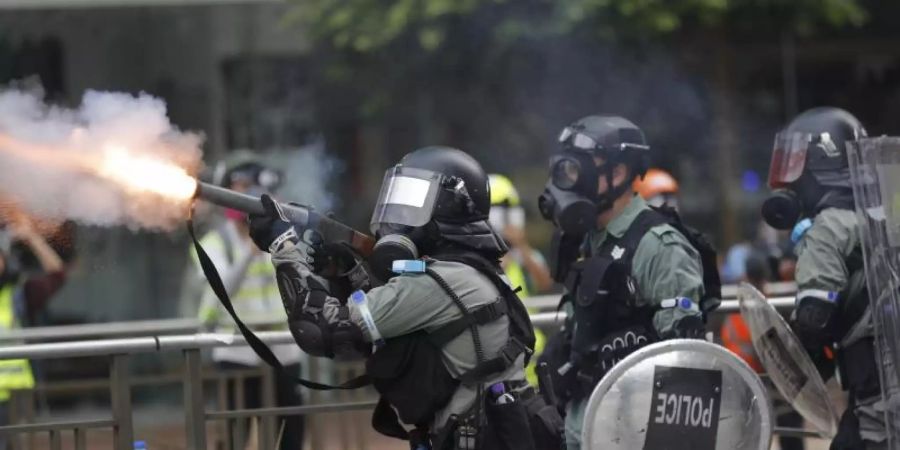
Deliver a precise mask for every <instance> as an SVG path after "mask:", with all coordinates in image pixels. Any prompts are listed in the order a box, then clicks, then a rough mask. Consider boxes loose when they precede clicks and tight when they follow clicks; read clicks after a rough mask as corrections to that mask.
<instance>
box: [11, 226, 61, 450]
mask: <svg viewBox="0 0 900 450" xmlns="http://www.w3.org/2000/svg"><path fill="white" fill-rule="evenodd" d="M4 219H5V220H6V223H5V227H4V229H3V230H2V232H0V233H2V236H0V240H2V241H3V243H2V245H0V333H3V332H9V331H12V330H15V329H17V328H20V327H21V325H22V323H23V321H24V320H25V317H27V315H28V311H29V310H30V309H33V307H34V306H35V305H41V306H43V305H45V304H46V301H47V299H49V297H50V296H51V295H53V294H54V293H55V292H56V291H57V290H58V289H59V288H60V287H61V286H62V284H63V282H64V281H65V273H64V265H63V261H62V259H61V258H60V257H59V255H58V254H57V253H56V251H55V250H54V249H53V248H52V247H51V246H50V245H49V244H48V243H47V241H46V240H45V239H44V237H43V236H41V234H40V233H38V232H37V231H36V229H35V227H34V224H33V222H32V220H31V219H30V218H29V217H27V216H26V215H24V214H22V213H20V212H15V213H13V214H7V215H6V217H5V218H4ZM14 244H21V245H22V246H23V247H24V248H25V249H26V250H27V251H28V252H30V253H31V254H32V255H34V257H35V258H36V259H37V261H38V263H39V265H40V267H39V269H40V272H39V273H33V274H27V273H23V272H21V271H20V265H19V264H18V261H17V260H16V258H14V257H13V252H12V247H13V245H14ZM30 306H31V307H30ZM33 387H34V375H33V374H32V371H31V365H30V363H29V362H28V361H27V360H25V359H11V360H2V361H0V425H4V424H7V423H8V422H9V408H8V406H9V405H8V402H9V399H10V395H11V392H10V391H12V390H18V389H31V388H33ZM5 439H6V437H5V436H0V448H6V441H5Z"/></svg>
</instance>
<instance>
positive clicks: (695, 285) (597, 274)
mask: <svg viewBox="0 0 900 450" xmlns="http://www.w3.org/2000/svg"><path fill="white" fill-rule="evenodd" d="M559 143H560V145H561V151H560V152H559V153H557V154H556V155H554V156H553V157H551V159H550V180H549V181H548V183H547V187H546V189H545V191H544V194H543V195H542V196H541V199H540V207H541V212H542V214H543V215H544V217H545V218H547V219H548V220H552V221H553V223H554V225H555V226H556V227H557V232H556V235H555V237H554V252H553V253H554V255H553V257H552V258H553V261H552V263H553V264H554V265H555V273H554V276H555V277H556V279H557V280H558V281H561V282H564V283H565V287H566V294H565V296H564V298H563V301H564V302H568V303H571V306H572V308H573V311H574V323H570V324H568V325H567V328H568V333H569V339H570V341H569V344H570V345H571V347H570V350H569V351H568V353H567V354H568V361H567V362H565V364H563V365H562V367H560V368H559V369H558V372H559V374H561V375H562V377H561V379H560V383H558V384H561V385H562V388H563V389H562V390H563V391H564V392H562V395H564V396H565V397H566V398H565V400H567V402H568V403H567V406H566V443H567V446H568V448H569V449H579V448H581V434H582V426H583V420H584V409H585V404H586V402H587V399H588V397H589V396H590V395H591V392H592V390H593V388H594V387H595V385H596V384H597V383H598V382H599V381H600V379H601V378H602V377H603V375H604V374H606V372H608V371H609V370H610V369H611V368H612V367H613V365H615V364H616V363H617V362H619V361H620V360H622V359H623V358H625V357H626V356H627V355H629V354H631V353H633V352H634V351H636V350H638V349H639V348H641V347H643V346H646V345H647V344H650V343H653V342H656V341H659V340H663V339H671V338H699V337H702V336H703V334H704V331H705V329H704V315H703V313H702V311H701V306H707V305H706V304H705V303H706V300H707V295H706V292H705V291H707V290H708V291H714V290H715V289H707V290H705V289H704V264H703V262H702V261H701V259H703V260H707V259H708V256H709V253H712V250H711V248H709V247H708V246H706V247H704V250H705V251H706V250H708V252H705V253H703V254H701V252H700V251H699V250H698V248H697V247H698V245H697V244H696V243H695V242H694V240H693V238H697V237H698V236H696V235H694V234H693V233H692V232H689V231H687V229H686V228H684V227H682V226H681V223H680V220H679V219H678V218H677V215H676V214H675V213H674V211H672V210H669V209H651V208H650V207H649V206H648V205H647V203H646V202H645V201H644V200H643V199H642V198H641V197H640V196H638V195H635V192H634V189H633V187H632V182H633V181H634V180H635V179H636V178H639V177H642V176H643V175H644V173H645V172H646V171H647V167H648V153H649V147H648V145H647V143H646V141H645V139H644V134H643V132H642V131H641V130H640V129H639V128H638V127H637V126H635V125H634V124H633V123H631V122H630V121H628V120H626V119H624V118H622V117H612V116H588V117H585V118H583V119H581V120H578V121H577V122H575V123H573V124H571V125H570V126H568V127H566V128H565V129H564V130H563V131H562V133H561V135H560V136H559ZM688 235H689V236H690V237H691V238H692V239H689V237H687V236H688ZM712 255H713V256H712V258H713V261H714V253H712ZM701 256H703V258H701ZM576 260H577V261H576ZM713 264H714V263H713ZM714 267H715V266H714V265H713V268H714ZM713 270H714V269H713ZM716 283H718V280H717V279H716ZM710 294H712V292H710Z"/></svg>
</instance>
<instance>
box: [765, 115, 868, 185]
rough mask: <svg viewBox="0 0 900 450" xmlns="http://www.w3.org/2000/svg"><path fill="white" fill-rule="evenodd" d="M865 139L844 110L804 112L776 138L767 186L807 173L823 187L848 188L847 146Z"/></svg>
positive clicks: (861, 127) (856, 124)
mask: <svg viewBox="0 0 900 450" xmlns="http://www.w3.org/2000/svg"><path fill="white" fill-rule="evenodd" d="M865 136H866V129H865V128H864V127H863V125H862V123H860V122H859V120H858V119H857V118H856V117H854V116H853V114H850V113H849V112H847V111H844V110H843V109H840V108H834V107H830V106H824V107H819V108H813V109H810V110H807V111H804V112H803V113H801V114H800V115H799V116H797V117H795V118H794V120H792V121H791V123H790V124H788V126H787V127H786V128H785V129H784V130H782V131H781V132H780V133H778V134H777V135H776V137H775V148H774V150H773V152H772V165H771V167H770V168H769V185H770V186H772V187H780V186H784V185H787V184H789V183H793V182H795V181H797V179H799V178H800V175H802V174H803V173H804V172H809V173H810V174H812V175H813V177H814V178H815V180H816V181H817V182H818V183H819V184H820V185H822V186H830V187H849V186H850V185H849V182H850V173H849V162H848V160H847V144H848V143H852V142H854V141H856V140H858V139H860V138H862V137H865Z"/></svg>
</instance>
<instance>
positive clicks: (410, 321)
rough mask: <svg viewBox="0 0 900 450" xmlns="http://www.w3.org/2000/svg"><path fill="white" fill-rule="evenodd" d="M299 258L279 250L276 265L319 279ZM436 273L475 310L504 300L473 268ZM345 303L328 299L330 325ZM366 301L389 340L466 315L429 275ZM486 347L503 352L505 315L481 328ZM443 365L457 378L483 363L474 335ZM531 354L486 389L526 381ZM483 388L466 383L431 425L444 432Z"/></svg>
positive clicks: (461, 339) (490, 354)
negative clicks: (310, 272) (527, 365)
mask: <svg viewBox="0 0 900 450" xmlns="http://www.w3.org/2000/svg"><path fill="white" fill-rule="evenodd" d="M297 259H298V256H297V254H296V251H295V250H294V249H292V248H288V249H285V250H283V251H280V252H276V253H275V254H273V255H272V261H273V263H274V264H275V265H276V267H277V266H278V265H279V264H290V265H293V266H294V267H295V268H296V270H298V271H299V272H300V273H301V274H302V275H304V276H313V275H311V274H309V270H308V269H307V268H306V267H304V266H302V265H300V264H297V263H296V261H297ZM429 268H430V269H431V270H434V271H435V272H436V273H437V274H438V275H440V276H441V278H443V279H444V281H446V282H447V284H448V285H449V286H450V288H451V289H452V290H453V292H455V293H456V295H458V296H459V298H460V300H461V301H462V303H463V304H464V305H465V306H466V308H467V309H468V310H470V311H472V310H475V309H477V308H479V307H481V306H484V305H487V304H490V303H494V302H498V301H503V300H502V297H501V295H500V292H499V291H498V290H497V288H496V287H495V286H494V284H493V283H491V281H490V280H489V279H488V278H487V277H486V276H484V275H483V274H481V273H480V272H478V271H477V270H476V269H474V268H473V267H470V266H468V265H465V264H462V263H457V262H449V261H435V262H433V263H429ZM342 303H344V302H341V301H339V300H338V299H337V298H335V297H328V298H327V299H326V300H325V305H324V307H323V314H324V316H325V318H326V320H328V321H329V322H337V321H338V309H339V308H340V305H341V304H342ZM346 303H347V304H348V305H350V320H352V321H353V323H354V324H356V326H358V327H359V328H360V329H361V330H362V331H363V335H364V338H365V340H366V341H368V342H371V341H372V335H371V332H370V330H369V329H368V327H367V326H366V323H365V321H364V320H363V317H362V315H361V314H360V310H359V307H358V306H356V304H355V303H353V302H346ZM366 303H367V306H368V309H369V311H370V312H371V314H372V319H373V321H374V322H375V326H376V328H377V329H378V333H379V334H380V335H381V336H382V337H383V338H385V339H388V338H393V337H397V336H403V335H406V334H410V333H413V332H415V331H418V330H425V331H426V332H431V331H435V330H437V329H439V328H441V327H442V326H443V325H446V324H448V323H450V322H452V321H454V320H457V319H460V318H462V312H460V310H459V308H457V306H456V305H455V304H454V303H453V300H452V299H451V298H450V296H448V295H447V293H446V292H445V291H444V290H443V289H442V288H441V287H440V286H439V285H438V283H437V282H436V281H435V280H434V279H433V278H431V277H430V276H428V275H427V274H424V273H415V274H405V275H400V276H396V277H393V278H391V279H390V281H388V282H387V283H386V284H384V285H383V286H379V287H375V288H372V289H370V290H369V291H368V292H367V293H366ZM477 327H478V333H479V337H480V339H481V345H482V347H483V349H484V356H485V358H486V359H492V358H495V357H497V356H498V354H499V353H500V350H501V349H502V348H503V346H504V345H505V344H506V343H507V341H508V340H509V318H508V317H506V316H502V317H500V318H498V319H497V320H494V321H492V322H489V323H486V324H483V325H477ZM442 355H443V361H444V364H445V366H446V367H447V370H448V371H449V372H450V374H451V375H452V376H454V377H459V376H461V375H462V374H464V373H466V372H468V371H470V370H472V369H474V368H475V366H476V365H477V362H478V361H477V360H476V354H475V348H474V342H473V339H472V332H471V331H470V330H468V329H467V330H465V331H463V332H462V333H461V334H460V335H459V336H456V337H455V338H453V339H452V340H451V341H450V342H448V343H447V344H446V345H444V347H443V348H442ZM524 361H525V356H524V355H519V356H518V358H517V359H516V361H515V362H514V363H513V364H512V365H510V366H509V367H508V368H507V369H506V370H504V371H502V372H498V373H495V374H493V375H491V376H490V377H488V379H486V380H484V382H483V383H482V385H483V386H489V385H491V384H494V383H497V382H500V381H524V380H525V369H524V366H525V364H524ZM477 387H478V386H477V385H467V384H465V383H460V385H459V387H458V388H457V389H456V392H454V394H453V396H452V397H451V398H450V402H449V403H448V404H447V405H446V406H445V407H444V408H442V409H441V410H439V411H437V412H436V413H435V418H434V421H433V422H432V424H431V429H432V430H441V429H442V428H443V426H444V425H445V424H446V423H447V421H448V419H449V418H450V416H451V415H454V414H456V415H463V414H464V413H466V412H468V411H469V409H470V408H472V407H473V406H474V405H475V400H476V393H477Z"/></svg>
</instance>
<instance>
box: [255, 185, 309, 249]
mask: <svg viewBox="0 0 900 450" xmlns="http://www.w3.org/2000/svg"><path fill="white" fill-rule="evenodd" d="M260 201H261V202H262V205H263V209H264V210H265V213H264V214H260V215H257V214H251V215H250V237H251V238H253V243H255V244H256V246H257V247H259V249H260V250H262V251H264V252H269V253H273V252H275V251H277V250H278V249H280V248H281V246H282V245H284V244H285V243H287V242H291V243H293V244H297V243H298V242H300V237H299V236H298V235H297V230H295V229H294V225H293V224H292V223H291V222H290V221H288V220H287V218H286V217H285V215H284V211H282V210H281V206H280V205H279V204H278V203H277V202H276V201H274V200H272V197H270V196H269V194H263V195H262V197H260Z"/></svg>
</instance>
